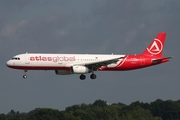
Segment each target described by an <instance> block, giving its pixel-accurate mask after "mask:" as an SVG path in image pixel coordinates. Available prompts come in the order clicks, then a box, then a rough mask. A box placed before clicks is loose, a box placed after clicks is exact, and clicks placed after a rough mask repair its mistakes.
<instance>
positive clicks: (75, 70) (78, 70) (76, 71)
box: [71, 66, 91, 74]
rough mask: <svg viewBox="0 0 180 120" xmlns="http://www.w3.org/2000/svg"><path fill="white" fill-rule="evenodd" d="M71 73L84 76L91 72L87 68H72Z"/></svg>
mask: <svg viewBox="0 0 180 120" xmlns="http://www.w3.org/2000/svg"><path fill="white" fill-rule="evenodd" d="M71 70H72V73H74V74H85V73H89V72H91V71H90V70H89V68H87V67H85V66H72V67H71Z"/></svg>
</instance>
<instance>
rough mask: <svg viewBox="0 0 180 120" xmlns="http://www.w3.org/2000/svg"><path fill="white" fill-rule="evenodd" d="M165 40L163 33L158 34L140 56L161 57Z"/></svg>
mask: <svg viewBox="0 0 180 120" xmlns="http://www.w3.org/2000/svg"><path fill="white" fill-rule="evenodd" d="M165 38H166V33H165V32H161V33H159V34H158V35H157V36H156V37H155V38H154V40H153V41H152V42H151V44H150V45H149V46H148V47H147V48H146V50H145V51H144V52H143V53H142V54H143V55H149V56H157V57H161V56H162V52H163V47H164V43H165Z"/></svg>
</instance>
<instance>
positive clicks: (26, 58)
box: [25, 53, 30, 64]
mask: <svg viewBox="0 0 180 120" xmlns="http://www.w3.org/2000/svg"><path fill="white" fill-rule="evenodd" d="M25 63H26V64H29V63H30V60H29V55H28V54H27V53H26V55H25Z"/></svg>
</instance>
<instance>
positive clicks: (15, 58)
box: [12, 57, 20, 60]
mask: <svg viewBox="0 0 180 120" xmlns="http://www.w3.org/2000/svg"><path fill="white" fill-rule="evenodd" d="M12 60H20V58H18V57H13V58H12Z"/></svg>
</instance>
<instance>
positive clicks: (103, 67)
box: [6, 32, 171, 80]
mask: <svg viewBox="0 0 180 120" xmlns="http://www.w3.org/2000/svg"><path fill="white" fill-rule="evenodd" d="M165 38H166V32H160V33H159V34H158V35H157V36H156V37H155V38H154V39H153V41H152V42H151V43H150V44H149V46H148V47H147V48H146V49H145V51H144V52H143V53H141V54H126V55H114V54H45V53H25V54H19V55H16V56H14V57H13V58H12V59H10V60H9V61H7V63H6V65H7V67H9V68H13V69H20V70H24V75H23V78H24V79H26V78H27V75H26V73H27V71H28V70H54V71H55V73H56V74H57V75H70V74H80V77H79V78H80V79H81V80H85V79H86V76H85V75H84V74H87V73H91V75H90V78H91V79H96V77H97V76H96V74H94V72H95V71H126V70H134V69H140V68H145V67H149V66H154V65H158V64H161V63H164V62H168V61H169V59H170V58H171V57H163V56H162V52H163V48H164V43H165Z"/></svg>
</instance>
